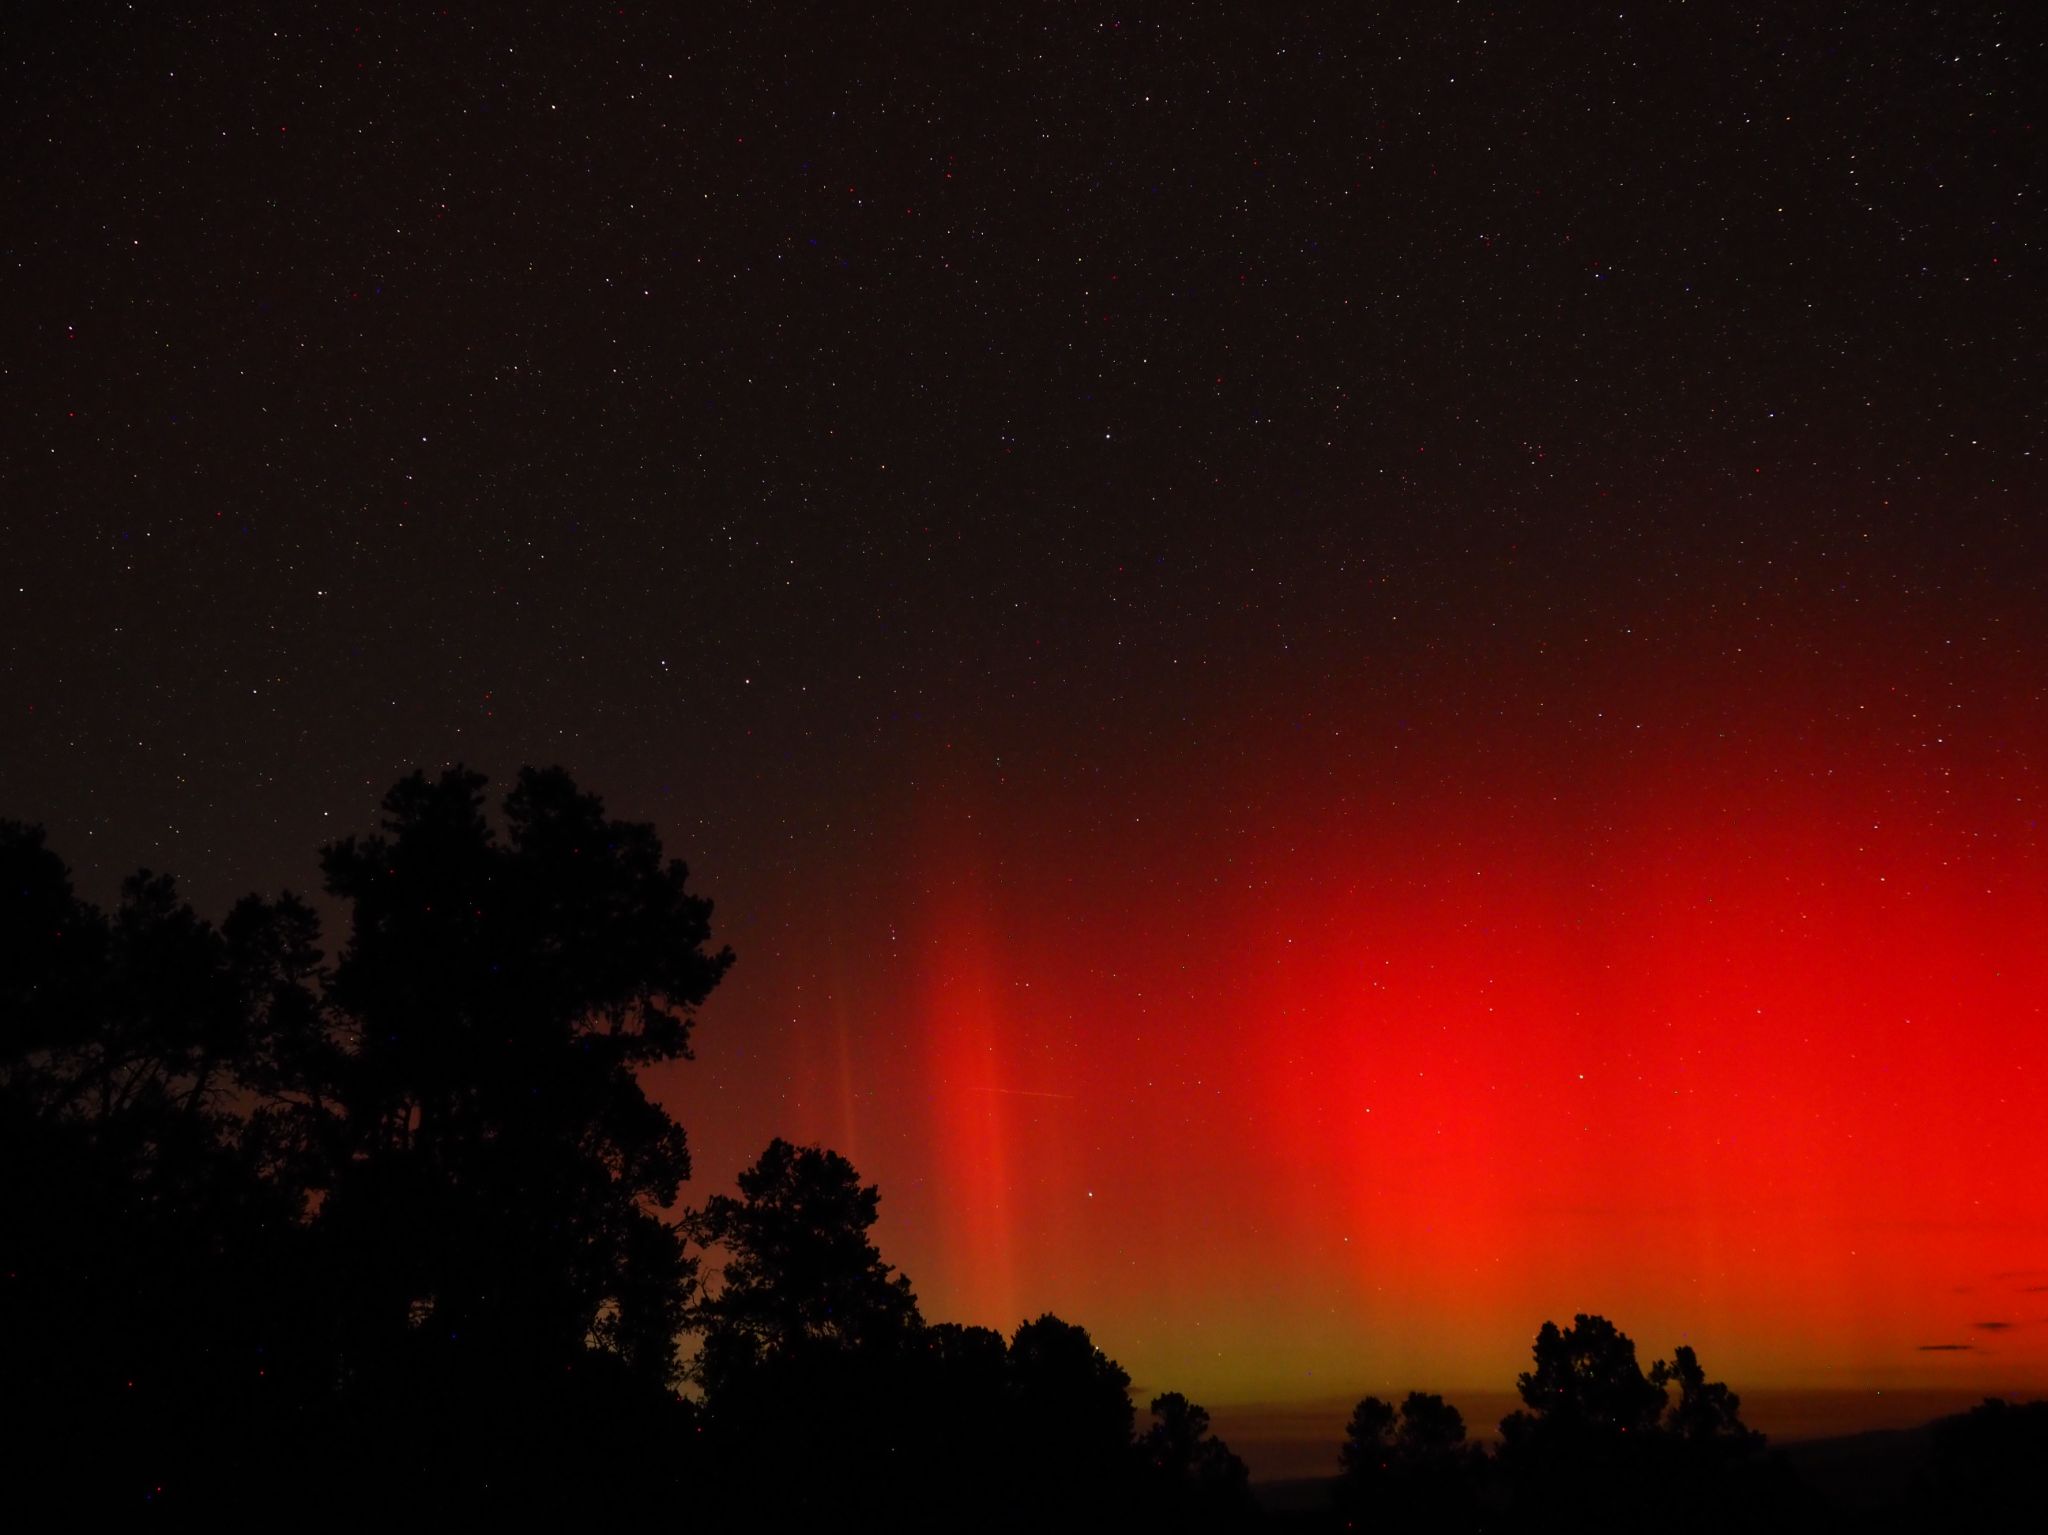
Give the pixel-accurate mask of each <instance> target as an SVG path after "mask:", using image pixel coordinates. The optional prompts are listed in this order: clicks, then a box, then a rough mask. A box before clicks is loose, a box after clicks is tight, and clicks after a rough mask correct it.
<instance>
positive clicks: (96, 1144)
mask: <svg viewBox="0 0 2048 1535" xmlns="http://www.w3.org/2000/svg"><path fill="white" fill-rule="evenodd" d="M304 914H305V908H304V907H303V906H302V905H300V904H299V903H296V902H294V901H292V900H291V899H290V898H289V897H287V898H285V899H283V900H281V901H279V902H276V903H267V902H262V901H258V900H255V899H254V898H251V900H249V901H247V902H245V903H243V905H242V907H240V908H238V915H237V918H236V920H235V921H234V923H233V924H232V927H231V930H230V932H229V933H228V934H226V935H224V934H223V933H222V932H221V931H219V930H216V929H215V928H213V927H212V926H211V925H210V924H208V923H206V922H204V921H203V920H201V919H200V918H199V917H198V916H197V914H196V913H194V912H193V911H192V909H191V908H190V907H189V906H187V905H186V904H185V903H184V902H182V901H181V900H179V899H178V896H177V891H176V887H175V885H174V884H173V883H172V882H171V880H169V879H168V878H166V877H163V876H160V875H154V874H149V873H146V872H145V873H142V874H138V875H136V876H134V877H133V878H131V879H129V880H128V881H126V882H125V883H124V885H123V886H122V890H121V898H120V902H119V904H118V905H117V906H116V907H115V909H114V910H113V912H112V913H111V914H109V913H105V912H102V911H100V910H99V909H98V908H96V907H94V906H92V905H91V904H90V903H88V902H84V901H81V900H80V899H79V898H78V897H77V896H76V894H75V892H74V891H73V889H72V886H71V880H70V875H69V872H68V871H67V870H66V869H65V868H64V865H63V863H62V861H61V860H59V859H58V858H57V857H56V856H55V855H54V854H53V853H51V852H50V851H49V850H48V848H47V847H46V846H45V845H44V841H43V837H42V834H41V832H40V831H39V830H37V829H34V828H30V827H24V826H19V825H15V824H11V823H8V824H0V1162H4V1165H5V1166H6V1167H8V1168H9V1169H10V1170H13V1169H24V1170H26V1169H33V1176H20V1175H15V1174H13V1173H12V1172H10V1175H9V1176H5V1177H0V1276H4V1283H0V1379H5V1380H6V1381H7V1383H8V1385H7V1389H6V1390H5V1391H0V1399H4V1404H5V1405H4V1406H0V1432H4V1433H5V1435H6V1442H7V1444H8V1445H9V1447H10V1452H11V1453H12V1454H13V1455H14V1456H16V1457H18V1459H17V1464H18V1465H19V1466H20V1467H21V1468H22V1469H23V1472H24V1476H23V1477H22V1478H18V1479H17V1480H16V1483H15V1485H14V1486H13V1488H12V1489H11V1491H10V1502H11V1503H12V1504H13V1505H14V1506H15V1507H16V1508H18V1509H20V1508H33V1507H34V1506H35V1502H36V1492H37V1490H38V1486H39V1484H40V1486H41V1488H42V1489H45V1490H61V1491H62V1494H63V1497H64V1501H65V1503H66V1506H67V1507H68V1508H69V1509H70V1510H72V1511H73V1512H74V1513H77V1512H85V1513H91V1512H94V1511H101V1512H105V1511H111V1510H128V1511H131V1512H132V1511H133V1510H135V1509H137V1508H139V1507H141V1506H142V1505H143V1504H144V1503H145V1502H147V1501H151V1500H157V1501H166V1502H168V1503H169V1504H170V1506H172V1507H177V1506H179V1505H181V1504H192V1503H195V1502H197V1503H205V1502H209V1501H211V1502H229V1501H236V1500H241V1501H247V1502H260V1501H261V1499H262V1498H263V1496H264V1492H265V1489H266V1488H267V1487H268V1486H270V1485H272V1481H273V1476H274V1473H275V1469H276V1466H277V1464H278V1461H279V1458H280V1457H279V1454H278V1451H279V1449H280V1448H281V1446H280V1440H279V1435H280V1433H281V1432H282V1431H283V1429H282V1425H284V1424H285V1423H287V1422H288V1421H289V1419H290V1417H291V1415H292V1414H293V1412H294V1411H295V1410H298V1409H300V1408H302V1407H303V1406H304V1402H305V1396H304V1391H305V1389H306V1388H307V1385H308V1382H309V1381H310V1380H311V1379H312V1378H314V1374H315V1372H314V1371H312V1370H311V1369H310V1368H309V1364H308V1360H307V1358H306V1349H305V1348H304V1346H303V1337H302V1329H301V1328H299V1327H298V1326H297V1325H296V1317H295V1314H294V1313H295V1308H294V1307H293V1306H292V1305H291V1304H290V1298H291V1296H292V1295H293V1293H294V1290H293V1285H294V1281H295V1279H297V1278H298V1277H300V1276H302V1275H303V1274H304V1273H305V1272H306V1261H307V1252H306V1247H305V1240H304V1237H305V1233H304V1229H303V1226H302V1225H301V1224H300V1221H299V1216H300V1215H301V1213H302V1208H303V1199H302V1196H301V1192H300V1190H299V1189H298V1187H297V1186H295V1185H294V1184H292V1183H290V1182H288V1181H281V1180H279V1179H278V1178H276V1177H274V1176H272V1174H273V1172H274V1158H273V1156H272V1155H271V1154H270V1152H271V1149H272V1146H273V1135H272V1132H274V1131H275V1129H276V1127H277V1125H278V1123H279V1118H278V1115H277V1114H276V1113H275V1112H273V1111H270V1110H268V1109H263V1110H257V1111H255V1112H251V1113H246V1114H245V1113H241V1112H237V1106H238V1105H243V1106H246V1105H248V1104H251V1103H257V1104H260V1103H262V1102H263V1092H264V1087H265V1084H264V1083H263V1082H262V1081H261V1080H260V1076H261V1073H260V1072H257V1071H255V1070H254V1069H253V1063H255V1062H257V1061H259V1060H263V1059H270V1058H273V1057H275V1056H276V1055H277V1054H278V1053H279V1052H280V1050H281V1049H282V1048H283V1047H282V1046H281V1044H280V1041H279V1039H278V1037H277V1033H276V1031H277V1030H279V1029H281V1028H282V1027H283V1022H282V1020H283V1019H284V1016H285V1014H286V1013H287V1012H289V1011H290V1004H288V1002H287V1001H286V999H285V995H284V994H285V993H286V992H288V991H291V990H292V987H293V985H294V983H293V982H292V980H291V978H290V977H289V976H288V975H286V974H285V973H283V972H279V973H277V974H275V975H274V976H273V977H272V980H273V981H274V982H275V985H274V986H271V987H260V986H257V985H256V984H254V981H253V976H254V973H255V967H254V966H253V964H252V961H251V958H250V953H251V948H252V945H255V944H256V942H257V939H258V938H259V937H260V936H261V935H264V934H276V933H278V932H281V931H283V930H285V929H287V928H291V927H294V926H295V925H296V924H297V923H298V922H299V919H300V918H301V917H302V916H303V915H304ZM276 947H279V948H280V950H281V949H282V948H283V947H286V946H284V945H277V946H276ZM293 953H294V954H295V955H297V957H298V958H301V959H303V958H304V957H305V955H304V954H303V952H302V951H300V950H298V949H294V950H293ZM317 958H318V956H317V954H314V955H313V956H312V959H313V962H314V963H317ZM300 1000H303V998H301V999H300ZM228 1446H233V1454H234V1457H235V1458H240V1459H244V1460H245V1464H244V1466H243V1468H242V1469H241V1471H240V1474H239V1475H238V1474H236V1469H235V1468H234V1467H233V1466H232V1465H231V1463H230V1456H229V1453H228V1450H227V1447H228Z"/></svg>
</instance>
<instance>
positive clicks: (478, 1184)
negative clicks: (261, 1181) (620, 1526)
mask: <svg viewBox="0 0 2048 1535" xmlns="http://www.w3.org/2000/svg"><path fill="white" fill-rule="evenodd" d="M483 787H484V780H483V779H482V778H481V777H480V776H479V775H477V774H474V773H471V772H468V771H466V770H463V769H461V768H456V769H453V770H451V771H449V772H446V773H443V774H442V775H441V776H440V777H439V778H438V779H434V780H429V779H428V778H426V777H425V776H424V775H422V774H417V773H416V774H414V775H412V776H411V777H409V778H407V779H404V780H402V781H401V782H400V783H399V784H398V785H397V786H396V787H394V788H393V789H392V791H391V792H390V793H389V794H388V795H387V796H386V797H385V801H384V822H383V827H382V830H381V831H380V832H379V833H378V834H377V835H374V836H371V837H366V838H362V839H355V838H350V839H347V840H345V841H342V842H338V843H335V844H333V845H331V846H329V847H328V848H326V849H325V850H324V852H323V855H322V867H323V869H324V872H325V875H326V880H327V889H328V892H329V894H330V895H333V896H335V897H337V898H339V899H341V900H344V901H346V902H348V903H349V907H350V927H349V938H348V942H347V945H346V946H345V948H344V949H343V951H342V954H341V957H340V960H339V962H338V963H337V965H336V966H335V969H334V972H333V975H332V978H331V981H330V984H329V986H328V988H327V1000H328V1003H329V1005H330V1007H331V1009H332V1010H333V1019H332V1026H333V1027H334V1028H335V1029H336V1030H337V1032H338V1034H339V1037H340V1039H341V1040H342V1041H343V1042H344V1044H345V1046H346V1049H345V1050H344V1051H343V1052H342V1054H341V1055H340V1057H339V1059H338V1061H335V1062H333V1063H332V1064H333V1066H334V1071H333V1076H332V1079H331V1080H329V1081H321V1080H319V1079H318V1078H317V1077H315V1078H314V1079H313V1080H312V1081H311V1082H310V1083H309V1084H308V1091H309V1093H311V1094H318V1095H321V1096H324V1097H326V1098H330V1099H331V1100H332V1101H334V1102H335V1103H336V1104H338V1105H339V1110H340V1117H341V1132H340V1133H341V1140H342V1154H341V1155H340V1156H339V1157H338V1158H337V1160H336V1163H335V1165H334V1167H333V1169H332V1177H331V1186H330V1188H329V1189H328V1191H327V1194H326V1198H325V1202H324V1203H323V1204H322V1205H321V1208H320V1211H319V1216H318V1220H317V1223H316V1227H315V1232H316V1236H317V1237H318V1238H319V1239H320V1242H321V1250H322V1252H323V1253H324V1254H326V1255H328V1256H329V1257H330V1259H331V1272H332V1273H333V1276H334V1280H335V1283H334V1287H333V1294H332V1304H333V1306H334V1308H335V1311H336V1314H337V1316H338V1318H339V1324H340V1327H341V1330H342V1343H341V1347H342V1350H343V1358H342V1369H343V1379H344V1382H345V1391H346V1392H347V1393H351V1394H354V1395H355V1396H357V1397H359V1398H360V1399H361V1400H360V1401H358V1402H357V1403H356V1405H354V1406H353V1407H351V1408H349V1409H348V1412H349V1414H350V1416H351V1417H352V1418H353V1419H355V1420H356V1421H365V1420H368V1419H369V1418H371V1417H373V1416H375V1415H376V1412H375V1411H373V1409H372V1404H383V1405H382V1406H381V1407H380V1408H378V1409H377V1411H388V1412H391V1413H393V1414H398V1415H400V1417H401V1418H402V1419H403V1420H404V1421H405V1422H407V1423H409V1424H410V1425H411V1427H412V1428H413V1433H412V1434H411V1435H410V1436H409V1437H408V1438H406V1439H404V1440H402V1441H401V1442H402V1443H404V1444H405V1446H406V1449H405V1456H406V1457H407V1460H406V1463H405V1464H398V1463H397V1461H396V1460H395V1459H394V1458H391V1457H387V1464H390V1465H391V1466H392V1469H393V1473H394V1475H395V1477H396V1478H397V1480H398V1482H399V1483H400V1484H401V1485H406V1486H411V1485H418V1486H432V1487H436V1488H441V1489H444V1490H446V1491H447V1493H448V1495H449V1496H458V1497H464V1498H475V1497H477V1496H480V1495H481V1494H482V1493H483V1491H484V1490H485V1489H490V1490H491V1493H492V1495H493V1496H497V1495H511V1496H519V1497H523V1498H526V1499H528V1500H529V1501H530V1498H531V1497H532V1496H533V1495H534V1489H536V1488H537V1487H539V1486H540V1485H541V1483H542V1482H544V1481H545V1480H546V1479H547V1478H549V1477H560V1476H564V1475H567V1474H568V1472H567V1471H566V1470H565V1469H564V1468H563V1462H564V1456H565V1453H566V1445H567V1443H568V1441H567V1440H565V1439H564V1438H563V1437H562V1435H561V1433H560V1429H561V1424H562V1421H563V1414H562V1413H561V1412H560V1411H559V1410H557V1408H555V1407H551V1406H550V1405H549V1404H551V1403H557V1402H558V1401H559V1399H560V1398H561V1395H562V1393H563V1391H564V1389H565V1387H564V1382H565V1380H568V1379H569V1378H571V1377H574V1379H575V1381H576V1385H575V1390H576V1391H577V1392H580V1393H586V1394H587V1393H588V1392H590V1391H593V1390H600V1389H602V1390H604V1391H606V1392H608V1393H609V1394H608V1395H607V1396H606V1400H607V1401H610V1400H613V1399H614V1398H618V1397H620V1396H621V1394H623V1396H624V1397H633V1398H637V1399H641V1400H643V1401H645V1402H648V1403H662V1402H668V1401H671V1400H672V1399H671V1397H670V1395H669V1385H670V1382H671V1380H672V1378H673V1376H674V1374H675V1372H676V1368H677V1354H676V1349H677V1336H678V1333H679V1331H680V1329H681V1326H682V1322H683V1314H684V1307H685V1305H686V1304H687V1301H688V1297H689V1293H690V1288H691V1283H692V1276H693V1266H692V1262H691V1260H690V1259H689V1257H688V1256H687V1254H686V1252H685V1249H684V1244H683V1238H682V1234H681V1232H680V1230H679V1228H678V1223H677V1222H676V1221H674V1220H672V1219H669V1218H667V1217H666V1216H664V1215H663V1214H662V1209H663V1207H665V1206H667V1205H669V1204H671V1203H672V1202H673V1201H674V1200H675V1198H676V1196H677V1194H678V1192H679V1189H680V1185H681V1182H682V1180H683V1179H684V1178H685V1177H687V1176H688V1173H689V1155H688V1150H687V1146H686V1144H685V1141H684V1136H683V1131H682V1128H681V1126H679V1125H677V1124H676V1123H675V1121H674V1120H673V1119H671V1118H670V1117H669V1115H668V1114H667V1113H666V1112H665V1111H664V1110H663V1109H661V1108H660V1107H659V1106H657V1105H656V1104H654V1103H652V1102H650V1101H649V1100H648V1098H647V1097H646V1095H645V1093H644V1092H643V1091H642V1089H641V1086H640V1083H639V1080H638V1077H637V1072H638V1070H639V1069H640V1068H642V1067H645V1066H649V1065H655V1064H659V1063H662V1062H665V1061H671V1060H675V1059H677V1058H680V1057H686V1056H687V1055H688V1054H689V1032H690V1027H691V1022H692V1017H693V1014H694V1010H695V1008H696V1007H697V1006H698V1004H700V1003H701V1002H702V1001H703V1000H704V999H705V997H706V996H707V995H708V994H709V993H710V992H711V990H712V988H713V987H715V986H716V985H717V984H718V981H719V980H720V978H721V977H722V976H723V975H724V973H725V971H726V969H727V967H728V966H729V965H730V964H731V958H732V957H731V954H730V953H729V952H728V951H723V950H721V951H717V952H710V951H708V950H707V947H706V945H707V943H708V941H709V935H710V925H709V924H710V914H711V906H710V903H709V902H708V901H705V900H703V899H701V898H699V897H697V896H694V895H692V894H690V893H689V891H688V889H687V880H688V871H687V870H686V869H685V868H684V866H683V865H682V864H681V863H679V862H675V861H672V860H666V859H664V857H663V855H662V850H661V844H660V842H659V840H658V839H657V838H656V836H655V834H654V832H653V829H652V828H650V827H647V826H643V825H635V824H630V823H622V822H617V821H613V820H610V819H608V818H607V817H606V816H605V814H604V808H603V805H602V803H601V802H600V801H599V800H598V799H597V798H596V797H594V796H592V795H589V794H585V793H583V792H582V791H581V790H579V789H578V788H577V787H576V785H575V784H574V783H573V782H572V781H571V780H570V779H569V777H568V776H567V775H566V774H565V773H562V772H561V771H559V770H547V771H536V770H532V769H527V770H524V771H522V772H521V773H520V775H519V778H518V780H517V782H516V784H515V785H514V787H513V789H512V791H511V792H510V794H508V795H507V796H506V799H505V802H504V821H505V835H504V837H503V839H502V840H500V838H499V837H498V836H497V834H496V833H495V832H494V831H493V829H492V828H491V826H490V825H489V824H488V822H487V821H486V819H485V816H484V813H483V796H482V790H483ZM605 1381H610V1382H613V1385H612V1386H611V1387H601V1386H600V1383H602V1382H605ZM649 1410H653V1409H651V1408H650V1409H649ZM588 1411H589V1409H588V1408H587V1407H586V1413H585V1415H586V1416H587V1415H588Z"/></svg>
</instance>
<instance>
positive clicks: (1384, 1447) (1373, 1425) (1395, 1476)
mask: <svg viewBox="0 0 2048 1535" xmlns="http://www.w3.org/2000/svg"><path fill="white" fill-rule="evenodd" d="M1338 1464H1339V1466H1340V1468H1341V1472H1342V1474H1341V1476H1340V1478H1339V1481H1338V1486H1337V1502H1338V1506H1339V1508H1340V1509H1342V1510H1343V1511H1344V1512H1345V1513H1346V1514H1348V1515H1349V1516H1351V1517H1352V1518H1353V1519H1357V1520H1371V1521H1390V1522H1402V1523H1418V1522H1419V1523H1422V1524H1426V1525H1427V1526H1428V1527H1429V1528H1433V1529H1466V1528H1469V1527H1471V1526H1472V1525H1473V1523H1474V1522H1475V1520H1476V1519H1477V1517H1478V1508H1479V1503H1478V1496H1479V1487H1480V1479H1481V1476H1482V1474H1483V1472H1484V1469H1485V1464H1484V1457H1483V1456H1481V1455H1480V1454H1479V1453H1478V1452H1477V1451H1476V1450H1475V1449H1474V1448H1473V1447H1472V1446H1470V1445H1468V1444H1467V1443H1466V1442H1465V1419H1464V1416H1463V1415H1462V1414H1461V1413H1460V1412H1459V1411H1458V1409H1457V1408H1455V1407H1453V1406H1451V1405H1450V1404H1449V1403H1448V1402H1446V1401H1445V1400H1444V1399H1443V1398H1442V1397H1440V1396H1435V1395H1432V1394H1430V1393H1427V1392H1422V1391H1411V1392H1409V1393H1408V1395H1407V1397H1406V1399H1405V1400H1404V1401H1403V1402H1402V1403H1401V1406H1400V1409H1399V1410H1398V1411H1396V1409H1395V1408H1394V1407H1393V1405H1392V1404H1391V1403H1388V1402H1383V1401H1381V1400H1380V1399H1379V1398H1378V1397H1376V1396H1369V1397H1366V1398H1365V1399H1364V1400H1363V1401H1361V1402H1360V1403H1359V1404H1358V1406H1357V1407H1356V1408H1354V1409H1353V1411H1352V1414H1351V1421H1350V1422H1349V1423H1347V1424H1346V1425H1345V1429H1344V1444H1343V1447H1342V1448H1341V1450H1340V1451H1339V1453H1338Z"/></svg>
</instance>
